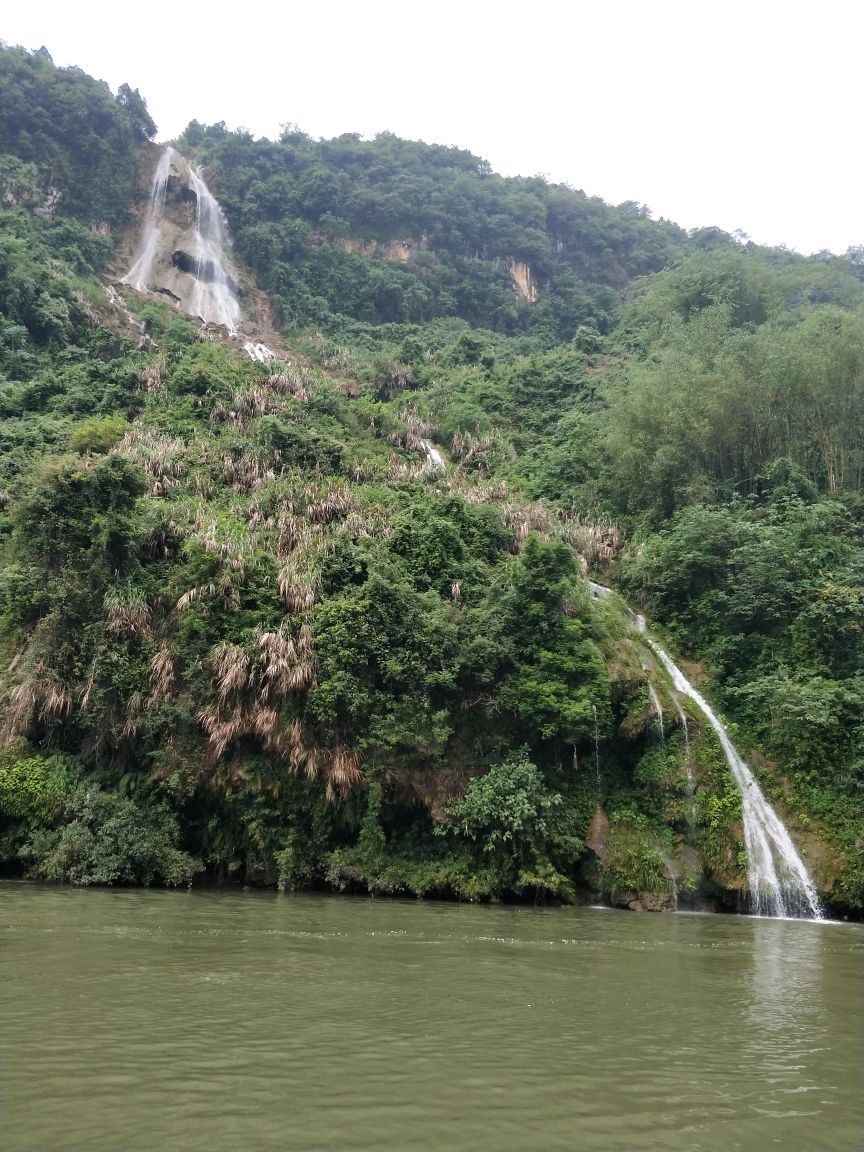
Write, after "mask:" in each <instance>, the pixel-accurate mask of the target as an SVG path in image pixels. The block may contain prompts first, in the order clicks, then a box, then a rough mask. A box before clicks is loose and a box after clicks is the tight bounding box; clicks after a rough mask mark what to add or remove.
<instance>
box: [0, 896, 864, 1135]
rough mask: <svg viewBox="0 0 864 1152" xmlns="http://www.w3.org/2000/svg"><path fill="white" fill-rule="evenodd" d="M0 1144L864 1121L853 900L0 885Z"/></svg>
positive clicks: (861, 953)
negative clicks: (825, 912) (633, 906)
mask: <svg viewBox="0 0 864 1152" xmlns="http://www.w3.org/2000/svg"><path fill="white" fill-rule="evenodd" d="M0 935H2V938H0V947H2V976H3V980H2V991H0V997H2V999H0V1046H2V1064H0V1087H2V1111H3V1127H2V1133H3V1134H2V1147H3V1149H5V1150H6V1152H17V1150H24V1149H34V1150H38V1152H60V1150H65V1149H75V1150H82V1152H84V1150H86V1152H97V1150H99V1149H117V1150H123V1152H138V1150H144V1149H147V1150H148V1152H149V1150H151V1149H152V1150H154V1152H155V1150H158V1152H172V1150H177V1152H188V1150H191V1149H201V1150H202V1152H221V1150H223V1149H224V1150H228V1149H238V1150H240V1149H242V1150H244V1152H255V1150H257V1149H280V1150H284V1149H337V1150H341V1149H359V1148H369V1149H383V1150H389V1149H394V1150H395V1149H399V1150H404V1152H410V1150H412V1149H436V1150H441V1152H446V1150H453V1152H456V1150H460V1149H465V1150H468V1149H471V1150H474V1149H477V1150H480V1149H482V1150H484V1152H485V1150H489V1152H493V1150H495V1152H510V1150H513V1152H516V1150H525V1152H529V1150H530V1152H542V1150H545V1149H567V1150H568V1152H569V1150H580V1149H584V1150H586V1152H604V1150H607V1149H610V1150H611V1149H622V1150H623V1149H627V1150H633V1149H663V1150H668V1152H677V1150H679V1149H680V1150H684V1149H686V1150H688V1152H696V1150H700V1152H701V1150H709V1149H710V1150H714V1149H716V1150H717V1152H731V1150H734V1149H743V1150H746V1152H756V1150H760V1152H761V1150H763V1149H769V1150H770V1149H772V1148H777V1149H781V1150H783V1152H794V1150H798V1149H800V1150H802V1152H805V1150H806V1152H814V1150H817V1149H831V1150H833V1152H845V1150H847V1149H848V1150H849V1152H852V1150H856V1152H857V1150H858V1149H860V1148H861V1147H864V1106H862V1100H864V1095H862V1092H861V1087H862V1069H864V1052H862V1043H864V1041H862V1037H864V1028H862V1004H864V995H862V991H864V989H862V975H864V930H862V928H861V926H860V925H845V924H831V923H813V922H806V921H782V920H767V919H766V920H759V919H751V918H745V917H734V916H697V915H651V914H640V913H626V912H619V911H609V910H604V909H592V908H576V909H573V908H554V909H549V908H525V907H503V906H495V907H473V906H466V905H461V906H460V905H455V904H435V903H414V902H407V901H406V902H401V901H382V900H368V899H353V898H341V897H334V896H321V897H317V896H277V895H275V894H273V893H255V892H248V893H242V892H210V891H192V892H183V893H179V892H163V891H141V890H122V889H118V890H95V889H94V890H76V889H66V888H52V887H38V886H33V885H27V884H14V883H7V884H3V885H2V886H0Z"/></svg>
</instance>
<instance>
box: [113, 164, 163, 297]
mask: <svg viewBox="0 0 864 1152" xmlns="http://www.w3.org/2000/svg"><path fill="white" fill-rule="evenodd" d="M173 159H174V149H173V148H170V147H169V148H166V149H165V151H164V152H163V153H162V155H161V156H160V157H159V163H158V164H157V165H156V171H155V172H154V173H153V183H152V184H151V185H150V204H149V205H148V208H147V215H146V217H145V218H144V227H143V229H142V231H141V242H140V243H139V245H138V253H137V255H136V257H135V262H134V264H133V265H132V267H131V268H130V269H129V271H128V272H127V273H126V275H125V276H124V277H123V280H122V283H123V284H129V285H130V286H131V287H132V288H137V289H138V291H139V292H144V291H146V290H147V288H149V286H150V285H151V284H152V282H153V269H154V267H155V264H156V257H157V255H158V254H159V239H160V236H161V229H160V227H159V221H160V218H161V216H162V209H163V208H164V207H165V195H166V193H167V191H168V177H169V176H170V175H171V162H172V160H173Z"/></svg>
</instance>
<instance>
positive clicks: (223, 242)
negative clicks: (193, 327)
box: [186, 168, 240, 332]
mask: <svg viewBox="0 0 864 1152" xmlns="http://www.w3.org/2000/svg"><path fill="white" fill-rule="evenodd" d="M189 185H190V187H191V189H192V191H193V192H194V193H195V196H196V197H197V200H198V208H197V212H196V219H195V234H194V251H193V252H192V256H193V258H194V260H195V271H194V273H193V275H194V277H195V285H194V287H193V289H192V293H191V295H190V298H189V301H188V304H187V307H186V311H187V312H189V313H190V314H191V315H192V316H200V317H201V319H202V320H204V321H205V322H207V323H212V324H224V326H225V327H226V328H227V329H228V330H229V331H231V332H233V331H234V330H235V329H236V327H237V324H238V323H239V321H240V305H239V304H238V303H237V297H236V296H235V295H234V280H233V277H232V276H230V275H229V270H228V265H227V259H226V250H227V238H226V234H225V218H224V216H223V215H222V209H221V208H220V207H219V204H218V202H217V200H216V197H215V196H214V195H213V193H212V192H211V191H210V189H209V188H208V187H207V185H206V184H205V183H204V179H203V177H202V176H201V172H200V170H196V169H194V168H190V169H189Z"/></svg>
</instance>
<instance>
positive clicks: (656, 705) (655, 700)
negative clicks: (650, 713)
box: [648, 680, 666, 744]
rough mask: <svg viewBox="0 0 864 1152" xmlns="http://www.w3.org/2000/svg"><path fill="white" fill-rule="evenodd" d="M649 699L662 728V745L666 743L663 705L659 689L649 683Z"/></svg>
mask: <svg viewBox="0 0 864 1152" xmlns="http://www.w3.org/2000/svg"><path fill="white" fill-rule="evenodd" d="M648 699H649V700H650V701H651V707H652V708H653V709H654V715H655V716H656V717H657V723H658V724H659V726H660V743H661V744H665V743H666V733H665V732H664V731H663V705H662V704H661V703H660V697H659V696H658V695H657V689H656V688H655V687H654V685H653V684H652V683H651V681H650V680H649V681H648Z"/></svg>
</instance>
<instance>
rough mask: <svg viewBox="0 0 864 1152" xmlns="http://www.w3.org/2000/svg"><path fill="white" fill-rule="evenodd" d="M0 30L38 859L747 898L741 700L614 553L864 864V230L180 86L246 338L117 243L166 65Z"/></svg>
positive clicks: (786, 793) (16, 657)
mask: <svg viewBox="0 0 864 1152" xmlns="http://www.w3.org/2000/svg"><path fill="white" fill-rule="evenodd" d="M0 67H2V68H3V76H4V86H5V90H6V91H10V92H11V96H10V97H9V101H8V104H6V105H4V109H3V116H4V129H5V133H6V142H7V150H6V153H5V155H4V157H3V160H2V162H0V163H2V165H3V167H2V169H0V175H2V179H3V180H4V181H5V184H4V187H5V188H6V189H7V192H8V194H6V195H5V196H4V208H3V212H2V231H0V418H2V431H0V549H2V553H0V564H2V573H0V657H2V667H3V673H2V677H0V693H2V729H3V740H4V746H3V750H2V752H0V858H2V861H3V862H4V864H5V867H6V868H7V869H9V870H13V871H14V870H18V871H26V872H27V873H28V874H31V875H33V876H35V877H41V878H46V879H54V880H60V879H63V880H68V881H71V882H74V883H150V882H154V881H159V882H162V883H166V884H186V883H189V882H190V881H191V880H192V879H193V878H194V877H199V878H200V877H202V876H204V877H210V878H213V879H221V880H225V879H228V878H232V877H233V878H236V879H242V880H244V881H246V882H250V883H270V884H278V885H280V886H281V887H283V888H298V887H307V886H310V885H316V884H317V885H328V886H330V887H332V888H336V889H339V890H346V889H352V890H366V891H373V892H382V893H383V892H390V893H393V892H410V893H415V894H417V895H424V894H429V893H434V894H439V895H447V896H455V897H459V898H466V899H486V898H490V897H501V896H511V897H521V898H526V897H528V898H533V899H540V898H546V897H550V896H552V897H555V898H560V899H573V898H575V897H576V896H577V895H578V893H579V891H580V890H582V891H583V892H584V891H587V890H593V891H600V892H603V893H605V894H606V895H607V896H610V897H612V898H614V899H618V900H620V901H621V902H623V903H628V902H630V901H632V899H633V898H635V896H636V895H637V894H639V893H640V892H641V893H644V892H652V893H654V894H655V895H656V894H658V893H659V894H661V896H663V898H664V899H666V900H671V895H669V894H670V893H671V891H672V889H673V888H677V891H678V894H679V896H680V897H681V898H685V897H686V898H690V899H691V900H693V901H696V900H697V899H699V898H701V897H703V896H708V897H712V898H715V899H718V900H720V901H726V902H727V903H728V902H731V901H734V899H735V893H736V892H737V891H738V890H739V889H740V888H741V886H742V849H743V845H742V841H741V828H740V800H739V797H738V794H737V791H736V789H735V786H734V782H733V781H732V779H731V776H730V775H729V773H728V771H727V769H726V766H725V762H724V760H723V757H722V754H721V752H720V748H719V745H718V744H717V741H716V738H715V737H714V735H713V733H712V732H711V731H710V729H708V730H705V728H704V726H703V725H701V724H700V717H699V716H698V714H693V713H692V712H689V713H688V712H687V711H685V712H681V711H679V710H677V708H676V701H675V700H674V698H673V695H672V691H671V686H670V685H669V684H668V682H667V681H666V679H665V677H664V676H663V674H662V670H660V669H658V668H657V666H656V662H654V661H652V659H651V654H650V652H649V651H648V650H647V649H646V648H645V646H644V645H643V644H642V642H641V641H640V639H639V637H638V635H637V634H635V633H634V632H633V631H632V629H631V628H630V626H629V621H628V617H627V614H626V612H625V611H624V610H623V609H622V607H621V605H620V604H619V605H617V606H616V603H615V602H614V601H612V600H604V601H602V602H601V601H594V600H592V599H591V597H590V595H589V594H588V591H587V586H586V583H585V581H584V579H582V577H583V575H584V574H585V572H586V571H591V572H593V574H594V575H595V576H597V577H598V578H602V579H603V580H605V581H606V582H609V581H614V582H617V583H618V585H619V586H620V587H621V589H622V591H623V592H624V593H625V594H626V595H627V597H628V598H629V599H630V600H631V602H633V603H634V604H638V605H639V606H640V609H641V610H643V611H645V612H646V613H647V614H648V615H649V617H650V619H651V620H652V622H653V623H654V625H656V626H657V627H658V628H661V629H663V630H664V631H665V632H666V634H667V635H668V637H669V640H670V642H671V643H672V644H673V645H674V646H675V647H676V649H677V650H678V651H680V652H682V653H684V655H685V656H687V657H689V658H691V659H692V660H694V661H698V662H699V664H698V666H696V667H695V668H694V670H693V675H694V676H697V677H709V678H710V681H709V685H708V686H707V687H706V688H705V691H706V692H708V693H709V694H712V693H713V695H714V697H715V698H716V701H717V703H718V705H720V706H721V707H722V709H723V710H724V712H725V714H726V715H727V716H728V717H734V720H735V723H736V726H737V727H736V740H737V741H738V742H739V743H740V744H741V746H742V748H743V749H745V750H747V752H748V756H749V757H750V759H751V761H752V762H753V763H754V765H755V767H756V769H757V771H758V772H759V773H760V775H761V778H762V781H763V784H764V786H765V787H766V790H768V791H769V792H770V794H771V796H772V799H773V800H774V801H775V802H776V803H777V804H778V807H780V808H781V809H782V811H783V814H784V818H786V819H787V820H788V822H789V824H790V827H792V829H793V832H794V834H795V836H796V839H797V840H798V842H799V843H800V844H802V845H803V847H804V849H805V852H806V854H807V855H808V859H809V860H810V862H811V864H812V865H813V868H814V871H815V872H816V876H817V880H818V882H819V884H820V886H821V888H822V891H823V893H825V894H826V895H827V896H828V897H829V898H830V899H831V900H833V901H834V902H835V904H836V905H837V906H838V907H842V908H845V909H849V908H853V909H854V908H859V907H860V906H861V905H862V902H864V843H862V840H861V828H862V815H864V727H862V716H864V499H862V488H864V277H862V262H861V260H860V258H859V257H860V252H851V253H850V254H849V255H848V256H847V257H830V256H827V255H823V256H820V257H819V258H813V259H809V260H805V259H803V258H801V257H798V256H796V255H794V254H792V253H789V252H786V251H783V250H779V251H778V250H766V249H760V248H757V247H755V246H753V245H748V244H741V243H739V242H737V241H735V240H733V239H732V238H730V237H728V236H725V235H724V234H722V233H718V232H717V231H716V230H705V231H703V232H701V233H698V234H693V235H689V236H688V235H687V234H686V233H684V232H683V231H682V230H681V229H678V228H677V227H676V226H674V225H671V224H668V223H665V222H654V221H652V220H651V219H650V218H649V215H648V214H647V212H646V211H644V210H643V209H640V208H638V207H637V206H635V205H623V206H619V207H617V208H613V207H610V206H608V205H605V204H603V203H602V202H601V201H598V200H595V199H590V198H588V197H586V196H584V194H582V193H580V192H575V191H573V190H572V189H568V188H561V187H555V186H551V185H548V184H546V183H545V182H544V181H542V180H540V179H532V180H505V179H502V178H501V177H498V176H496V175H495V174H494V173H492V172H491V171H490V170H489V168H488V165H485V164H484V163H483V162H482V161H480V160H478V159H477V158H476V157H474V156H471V155H470V154H468V153H464V152H459V151H457V150H454V149H447V148H440V147H435V146H428V145H424V144H418V143H411V142H407V141H402V140H398V139H396V138H395V137H392V136H389V135H383V136H380V137H378V138H376V139H375V140H374V141H363V140H360V139H359V138H358V137H356V136H343V137H340V138H338V139H337V140H334V141H312V140H310V139H309V138H308V137H306V136H304V135H303V134H302V133H300V132H299V131H297V130H295V129H293V128H289V129H286V130H285V132H283V135H282V137H281V138H280V140H279V141H276V142H270V141H255V140H253V139H252V138H251V137H249V136H248V134H245V133H243V132H229V131H227V130H226V129H225V126H224V125H216V126H213V127H209V128H206V127H203V126H201V125H199V124H196V123H194V122H193V124H191V125H190V126H189V127H188V128H187V130H186V133H185V139H184V141H183V142H182V146H183V147H185V148H186V149H192V150H195V153H196V158H197V159H198V160H200V161H203V162H204V163H206V165H207V166H208V173H209V174H211V175H212V177H213V183H214V186H215V187H216V190H217V192H218V194H219V195H220V198H221V200H222V202H223V203H224V205H225V208H226V212H227V214H228V218H229V222H230V223H231V226H232V231H233V234H234V237H235V241H236V247H237V251H238V253H239V254H240V256H241V257H242V259H243V260H244V261H245V263H246V267H247V269H249V270H251V271H252V272H254V275H255V278H256V280H257V283H258V284H259V285H260V286H261V287H263V288H265V289H266V290H267V291H268V292H269V293H270V295H271V298H272V300H273V302H274V304H275V306H276V310H277V312H279V313H280V315H281V320H282V321H283V322H284V327H283V329H282V333H281V335H280V336H277V335H276V334H274V335H273V337H271V339H272V340H273V341H274V343H277V342H278V344H279V347H280V349H281V358H280V360H279V361H277V362H276V363H271V364H260V363H255V362H253V361H252V360H251V359H249V358H247V357H246V356H245V355H244V354H243V353H242V351H241V350H240V349H239V348H238V346H237V345H236V344H232V343H231V342H229V341H226V340H223V339H220V338H219V337H218V335H216V334H214V333H212V332H206V331H203V330H198V328H197V327H196V326H195V325H193V324H192V323H191V322H189V321H187V320H186V319H184V318H181V317H180V316H179V315H178V314H177V313H176V312H174V311H172V310H171V309H170V308H169V307H168V306H167V305H165V304H164V303H159V302H156V301H154V300H152V299H149V298H147V297H144V296H138V295H136V294H134V293H130V294H128V295H127V297H126V299H125V302H123V306H122V307H118V306H117V305H116V304H115V303H112V302H111V300H110V299H109V297H108V296H107V295H106V292H105V290H104V288H103V286H102V284H100V283H99V281H98V280H97V279H96V278H95V276H94V273H95V272H96V271H98V270H99V269H100V268H102V267H104V265H105V262H106V260H107V259H108V258H109V256H110V255H111V253H112V251H113V239H112V237H111V235H110V232H109V230H108V229H106V228H104V227H102V225H103V224H104V223H106V222H109V223H111V224H112V225H114V226H116V225H118V224H119V223H120V222H122V220H123V219H124V218H125V217H126V214H127V212H128V210H129V208H130V206H132V205H133V204H134V202H135V200H136V198H137V199H140V198H141V197H143V195H144V194H145V193H146V184H147V178H148V172H149V167H150V166H151V165H152V157H153V152H152V148H151V145H150V144H149V139H150V137H152V135H153V132H154V130H153V125H152V122H151V121H150V120H149V117H148V116H147V114H146V106H145V105H144V103H143V101H142V100H141V98H140V96H139V95H138V94H137V93H134V92H131V91H130V90H128V88H126V87H125V86H124V88H123V89H121V91H120V92H119V93H118V95H117V97H116V98H115V97H112V96H111V94H110V92H108V91H107V90H106V89H105V88H104V86H102V85H100V84H98V83H96V82H95V81H92V80H90V79H89V78H88V77H86V76H84V75H83V74H82V73H80V72H77V71H76V70H74V69H73V70H68V69H67V70H63V69H55V68H54V67H53V65H52V64H51V62H50V58H48V57H47V55H46V54H44V53H35V54H29V53H25V52H23V51H22V50H19V49H11V50H3V51H2V52H0ZM4 99H5V97H4ZM112 157H113V161H112V163H111V164H109V159H111V158H112ZM109 167H110V172H109V171H108V169H109ZM51 189H53V190H54V191H53V192H52V191H51ZM58 192H59V193H61V194H60V195H56V193H58ZM49 193H50V196H49ZM48 200H50V203H49V205H48V207H47V208H46V201H48ZM517 265H518V266H519V267H518V268H517ZM520 269H521V270H520ZM525 269H528V270H530V284H531V285H533V289H532V291H533V292H536V295H537V298H536V299H535V300H532V299H530V294H528V295H526V293H525V292H524V290H523V289H524V285H525V276H526V275H527V273H526V272H525ZM519 276H522V277H523V279H522V289H520V290H517V288H518V284H517V283H516V280H518V277H519ZM514 277H515V278H516V280H514ZM253 287H254V285H253V283H252V282H251V281H249V280H248V279H247V282H246V285H245V292H246V296H245V302H246V303H247V304H251V301H252V290H253ZM126 307H128V308H130V309H132V311H133V312H134V313H135V316H136V317H137V318H138V321H139V322H140V323H142V324H143V325H145V326H146V329H147V336H146V338H144V339H142V338H141V336H140V333H139V331H138V330H137V329H136V328H135V327H133V326H131V325H130V324H129V323H128V322H127V317H126V314H125V308H126ZM430 440H431V441H435V442H436V444H437V445H438V447H439V448H440V450H441V451H442V452H443V453H445V455H446V467H445V468H439V469H436V468H431V467H429V466H428V464H427V458H426V450H425V448H424V444H426V442H428V441H430ZM651 692H653V693H654V699H653V700H652V698H651ZM658 700H659V701H660V702H661V703H662V706H663V709H664V713H665V727H664V722H663V719H662V718H661V717H659V715H658V708H657V702H658ZM679 703H680V702H679ZM685 716H686V727H685V723H684V717H685ZM676 717H677V720H676Z"/></svg>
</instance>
